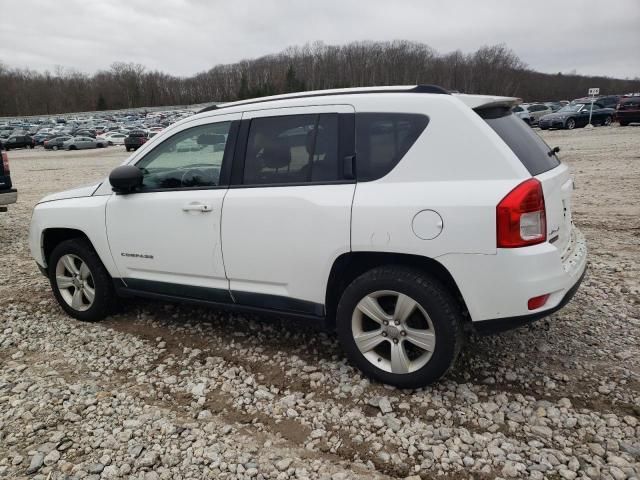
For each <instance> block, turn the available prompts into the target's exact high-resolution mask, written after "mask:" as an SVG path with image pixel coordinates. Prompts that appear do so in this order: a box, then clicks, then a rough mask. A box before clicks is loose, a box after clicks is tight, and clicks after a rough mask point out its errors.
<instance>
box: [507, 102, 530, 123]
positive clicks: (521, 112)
mask: <svg viewBox="0 0 640 480" xmlns="http://www.w3.org/2000/svg"><path fill="white" fill-rule="evenodd" d="M511 111H512V112H513V114H514V115H515V116H516V117H518V118H519V119H520V120H522V121H523V122H524V123H526V124H527V125H531V124H532V123H533V119H532V116H531V112H530V111H529V109H528V108H527V105H523V104H521V105H516V106H514V107H513V108H512V109H511Z"/></svg>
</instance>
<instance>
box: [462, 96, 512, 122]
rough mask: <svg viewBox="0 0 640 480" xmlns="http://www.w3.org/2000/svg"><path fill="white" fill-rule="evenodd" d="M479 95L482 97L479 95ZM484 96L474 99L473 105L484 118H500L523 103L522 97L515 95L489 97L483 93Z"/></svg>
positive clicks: (475, 110)
mask: <svg viewBox="0 0 640 480" xmlns="http://www.w3.org/2000/svg"><path fill="white" fill-rule="evenodd" d="M477 97H481V96H480V95H477ZM482 97H483V98H477V99H474V100H475V101H474V102H473V104H474V106H471V105H469V103H467V102H465V103H467V105H469V106H471V108H472V109H473V111H474V112H476V113H477V114H478V115H480V116H481V117H482V118H484V119H489V118H500V117H504V116H505V115H509V114H510V113H511V109H512V108H513V107H514V106H516V105H518V104H520V103H522V99H521V98H515V97H489V96H484V95H482ZM483 100H484V101H483Z"/></svg>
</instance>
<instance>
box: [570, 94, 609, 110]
mask: <svg viewBox="0 0 640 480" xmlns="http://www.w3.org/2000/svg"><path fill="white" fill-rule="evenodd" d="M592 100H593V103H597V104H598V105H600V106H602V107H604V108H616V105H617V104H618V101H619V100H620V95H601V96H596V97H580V98H576V99H574V100H571V105H576V104H579V103H584V104H587V103H591V101H592Z"/></svg>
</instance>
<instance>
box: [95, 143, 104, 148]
mask: <svg viewBox="0 0 640 480" xmlns="http://www.w3.org/2000/svg"><path fill="white" fill-rule="evenodd" d="M96 147H97V148H103V147H104V144H102V143H97V144H96Z"/></svg>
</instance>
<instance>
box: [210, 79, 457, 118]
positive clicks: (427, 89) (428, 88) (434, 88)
mask: <svg viewBox="0 0 640 480" xmlns="http://www.w3.org/2000/svg"><path fill="white" fill-rule="evenodd" d="M367 93H436V94H440V95H451V93H450V92H449V91H448V90H446V89H444V88H442V87H440V86H438V85H416V86H415V87H413V88H408V89H400V88H397V89H383V88H381V89H372V90H355V89H354V90H353V91H348V90H347V91H341V92H324V91H323V90H317V91H314V92H309V93H308V94H303V95H278V96H277V98H262V99H261V98H255V99H252V100H246V101H240V102H231V104H230V105H228V106H229V107H236V106H241V105H253V104H254V103H265V102H275V101H277V100H289V99H296V98H310V97H328V96H330V95H360V94H367ZM221 108H227V105H210V106H208V107H205V108H203V109H202V110H200V111H199V112H198V113H204V112H210V111H212V110H220V109H221Z"/></svg>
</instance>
